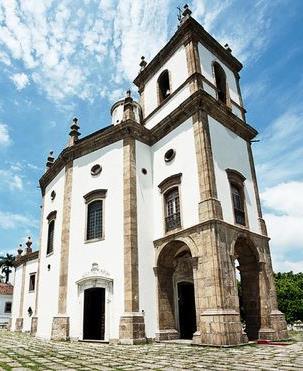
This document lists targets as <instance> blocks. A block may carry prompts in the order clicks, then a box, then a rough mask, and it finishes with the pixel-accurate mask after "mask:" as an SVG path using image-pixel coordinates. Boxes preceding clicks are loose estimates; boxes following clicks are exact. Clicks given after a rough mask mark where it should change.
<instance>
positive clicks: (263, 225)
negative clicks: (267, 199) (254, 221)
mask: <svg viewBox="0 0 303 371" xmlns="http://www.w3.org/2000/svg"><path fill="white" fill-rule="evenodd" d="M247 151H248V158H249V164H250V170H251V176H252V181H253V185H254V191H255V197H256V203H257V211H258V220H259V228H260V232H261V234H263V235H264V236H267V228H266V223H265V220H264V219H263V216H262V209H261V201H260V195H259V189H258V182H257V176H256V170H255V164H254V158H253V154H252V149H251V143H250V142H247Z"/></svg>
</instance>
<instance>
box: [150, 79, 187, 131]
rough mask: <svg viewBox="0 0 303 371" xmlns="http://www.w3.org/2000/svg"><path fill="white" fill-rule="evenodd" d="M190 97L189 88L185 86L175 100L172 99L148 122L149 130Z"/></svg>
mask: <svg viewBox="0 0 303 371" xmlns="http://www.w3.org/2000/svg"><path fill="white" fill-rule="evenodd" d="M189 96H190V89H189V86H188V85H186V86H184V87H183V88H182V89H181V90H180V91H179V92H178V93H177V94H176V95H175V96H174V97H173V98H171V99H170V100H169V101H168V102H167V103H166V104H165V105H164V106H163V107H161V109H159V111H157V112H156V113H155V114H154V115H152V116H151V117H150V118H149V119H148V120H147V121H146V122H145V126H146V127H147V129H152V128H153V127H154V126H156V125H157V124H158V123H159V122H160V121H161V120H163V119H164V118H165V117H166V116H168V115H169V114H170V113H171V112H172V111H173V110H175V109H176V108H178V107H179V106H180V104H182V103H183V102H184V101H185V100H186V99H187V98H188V97H189Z"/></svg>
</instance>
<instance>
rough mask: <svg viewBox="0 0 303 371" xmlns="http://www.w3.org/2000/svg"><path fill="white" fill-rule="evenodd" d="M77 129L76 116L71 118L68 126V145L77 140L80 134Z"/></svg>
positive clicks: (77, 121) (78, 127)
mask: <svg viewBox="0 0 303 371" xmlns="http://www.w3.org/2000/svg"><path fill="white" fill-rule="evenodd" d="M79 129H80V126H79V120H78V119H77V117H74V118H73V120H72V124H71V126H70V132H69V136H70V139H69V143H68V145H69V147H70V146H73V145H74V144H75V143H76V142H77V141H78V139H79V136H80V135H81V133H80V132H79Z"/></svg>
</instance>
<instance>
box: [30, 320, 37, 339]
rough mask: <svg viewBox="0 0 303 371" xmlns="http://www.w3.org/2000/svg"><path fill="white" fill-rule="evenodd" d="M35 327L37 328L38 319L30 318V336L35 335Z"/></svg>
mask: <svg viewBox="0 0 303 371" xmlns="http://www.w3.org/2000/svg"><path fill="white" fill-rule="evenodd" d="M37 327H38V317H32V321H31V335H32V336H35V335H36V333H37Z"/></svg>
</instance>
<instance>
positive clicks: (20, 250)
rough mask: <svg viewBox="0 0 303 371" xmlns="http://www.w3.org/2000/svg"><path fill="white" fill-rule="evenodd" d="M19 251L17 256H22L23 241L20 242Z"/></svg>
mask: <svg viewBox="0 0 303 371" xmlns="http://www.w3.org/2000/svg"><path fill="white" fill-rule="evenodd" d="M17 252H18V255H17V258H20V257H21V254H22V253H23V250H22V244H21V243H20V244H19V248H18V250H17Z"/></svg>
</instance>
